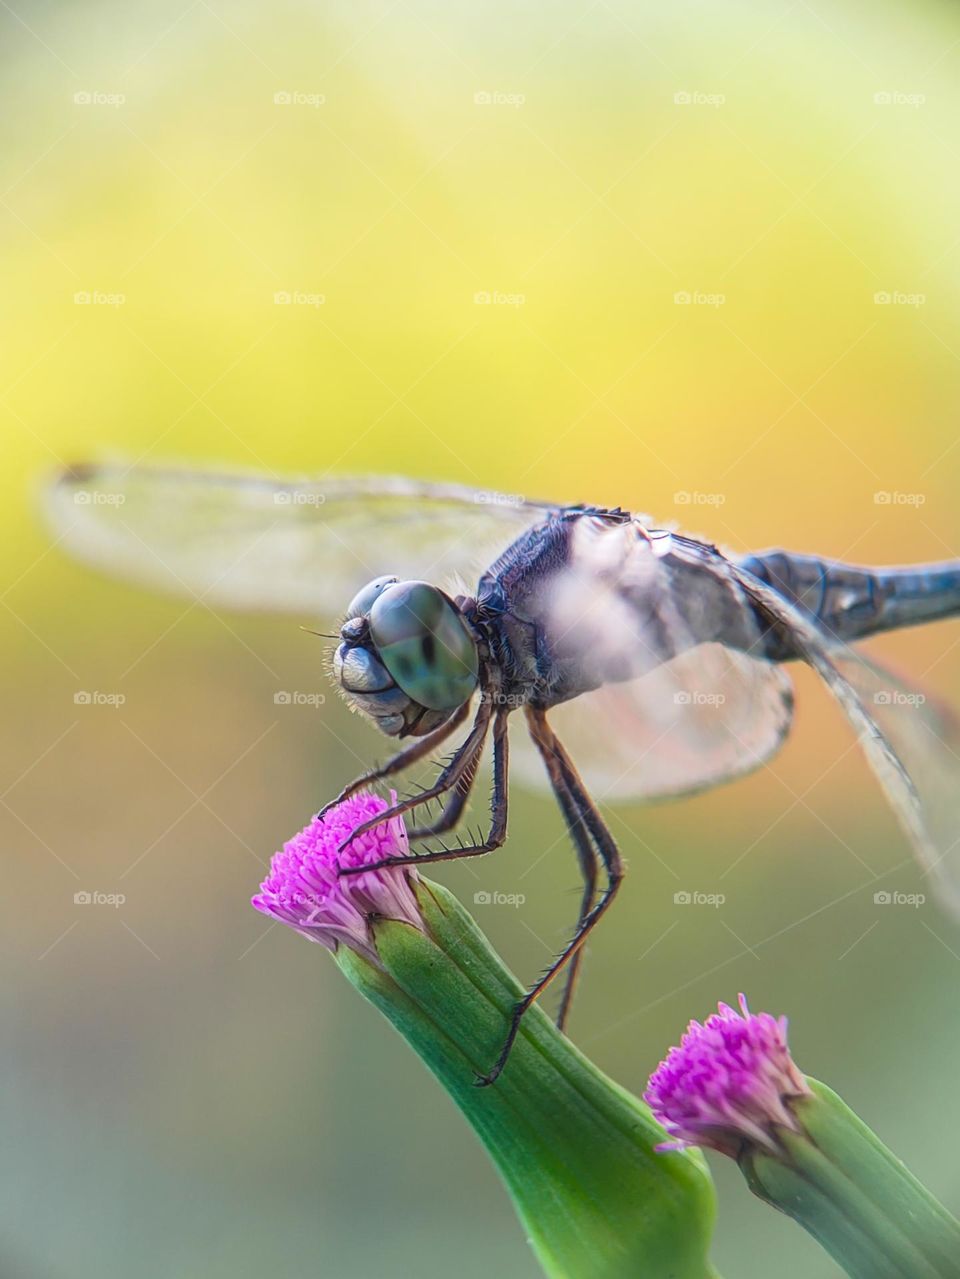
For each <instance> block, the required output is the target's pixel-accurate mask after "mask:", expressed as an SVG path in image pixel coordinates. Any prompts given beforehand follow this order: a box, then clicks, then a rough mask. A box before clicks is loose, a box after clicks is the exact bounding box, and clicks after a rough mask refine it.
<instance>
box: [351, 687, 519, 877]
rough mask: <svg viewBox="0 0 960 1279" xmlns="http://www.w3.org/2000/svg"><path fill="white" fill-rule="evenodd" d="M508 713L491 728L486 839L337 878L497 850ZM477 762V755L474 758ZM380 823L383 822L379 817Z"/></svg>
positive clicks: (502, 828) (503, 814)
mask: <svg viewBox="0 0 960 1279" xmlns="http://www.w3.org/2000/svg"><path fill="white" fill-rule="evenodd" d="M508 714H509V712H508V711H498V712H497V718H496V720H495V721H494V726H493V794H492V796H491V800H490V811H491V814H492V816H491V821H490V829H489V831H488V833H487V837H486V839H484V840H481V841H479V842H478V843H476V844H466V843H464V844H457V845H455V846H454V847H453V848H445V847H442V846H441V847H440V848H434V849H429V850H428V851H427V852H425V853H409V854H406V855H404V856H401V857H385V858H384V859H383V861H380V862H370V863H369V864H368V865H366V866H359V867H350V868H349V869H347V870H344V871H341V874H351V873H354V874H356V873H358V872H362V871H368V870H381V869H382V868H383V867H384V866H419V865H420V863H421V862H452V861H457V860H459V859H460V858H461V857H481V856H482V855H483V854H484V853H492V852H493V850H494V849H495V848H500V847H501V845H502V844H503V842H504V840H505V839H506V837H507V790H508V787H507V775H508V758H509V757H508V750H507V715H508ZM477 757H478V758H479V753H478V756H477ZM379 820H380V821H382V820H383V818H382V817H381V818H380V819H379Z"/></svg>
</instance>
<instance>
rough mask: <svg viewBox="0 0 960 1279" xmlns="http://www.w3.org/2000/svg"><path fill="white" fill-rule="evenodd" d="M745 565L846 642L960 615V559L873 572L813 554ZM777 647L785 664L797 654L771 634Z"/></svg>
mask: <svg viewBox="0 0 960 1279" xmlns="http://www.w3.org/2000/svg"><path fill="white" fill-rule="evenodd" d="M740 563H741V565H742V567H743V568H745V569H747V571H748V572H750V573H753V574H754V576H756V577H759V578H760V579H761V581H763V582H765V583H766V584H767V585H768V586H772V587H773V588H774V590H776V591H778V592H779V593H780V594H781V595H783V596H784V598H786V599H787V600H789V601H790V603H791V604H795V605H798V606H799V607H800V608H802V609H803V610H804V611H805V612H807V613H809V614H811V615H812V616H813V617H815V618H816V619H817V621H818V622H819V623H820V625H821V626H822V627H823V628H824V630H825V631H826V632H827V633H828V634H829V635H833V636H835V637H836V638H837V639H841V640H846V641H850V640H857V639H863V638H864V637H865V636H868V635H875V634H877V633H878V632H881V631H889V630H894V629H896V628H898V627H901V626H915V625H916V624H918V623H919V622H931V621H936V620H937V619H938V618H943V617H951V616H954V615H956V614H960V561H957V560H947V561H944V562H943V563H939V564H918V565H910V566H906V567H903V568H878V569H870V568H859V567H857V566H855V565H852V564H840V563H837V562H835V561H832V560H821V559H818V558H817V557H816V556H813V555H794V554H791V553H790V552H787V551H764V552H762V553H761V554H759V555H750V556H746V557H745V558H744V559H743V560H741V561H740ZM771 648H772V649H773V650H775V651H773V652H771V656H774V657H776V658H778V659H780V660H783V659H784V658H790V657H793V656H796V655H797V654H795V653H793V652H791V651H789V649H790V643H789V639H788V638H787V637H786V636H783V635H780V634H779V633H778V634H776V635H775V636H773V635H772V636H771Z"/></svg>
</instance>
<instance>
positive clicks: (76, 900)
mask: <svg viewBox="0 0 960 1279" xmlns="http://www.w3.org/2000/svg"><path fill="white" fill-rule="evenodd" d="M92 901H93V893H74V894H73V904H74V906H89V905H90V903H91V902H92Z"/></svg>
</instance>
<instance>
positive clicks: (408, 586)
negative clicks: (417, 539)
mask: <svg viewBox="0 0 960 1279" xmlns="http://www.w3.org/2000/svg"><path fill="white" fill-rule="evenodd" d="M340 639H341V643H340V646H339V648H338V649H337V651H336V654H335V656H334V674H335V675H336V677H337V679H338V680H339V681H340V687H341V688H342V689H343V692H344V694H345V695H346V697H347V699H348V701H350V702H351V703H352V704H353V705H354V706H355V707H356V708H357V709H358V710H361V711H363V712H364V714H366V715H369V716H370V717H371V719H373V721H374V723H375V724H376V725H377V727H378V728H379V729H380V730H381V731H382V732H384V733H386V734H387V735H388V736H390V737H409V736H413V737H423V736H424V734H426V733H429V732H431V731H432V730H433V729H435V728H438V727H439V726H440V725H441V724H443V723H444V722H445V721H446V720H448V719H449V718H450V716H451V715H452V714H453V713H454V711H456V710H457V709H458V708H459V707H461V706H462V705H463V704H464V702H466V701H468V700H469V698H470V697H471V695H472V694H473V691H474V689H475V688H476V687H477V682H478V678H479V669H480V657H479V653H478V651H477V644H476V641H475V639H474V637H473V635H472V634H471V632H470V630H469V628H468V627H467V624H466V622H465V621H464V619H463V616H462V614H461V613H460V610H459V609H458V608H457V605H456V604H455V603H454V602H453V600H452V599H450V597H449V596H448V595H445V594H444V592H443V591H441V590H438V589H437V587H435V586H431V585H430V584H429V583H428V582H401V581H399V580H398V579H397V578H395V577H377V578H374V580H373V581H372V582H369V583H368V584H367V585H366V586H365V587H364V588H363V590H362V591H360V592H359V593H358V594H357V595H356V596H354V598H353V599H352V600H351V602H350V606H349V608H348V609H347V620H346V621H345V622H344V623H343V625H342V626H341V628H340Z"/></svg>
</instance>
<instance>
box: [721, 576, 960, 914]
mask: <svg viewBox="0 0 960 1279" xmlns="http://www.w3.org/2000/svg"><path fill="white" fill-rule="evenodd" d="M734 571H735V573H736V575H737V577H738V579H739V580H740V582H741V584H742V585H743V587H744V589H745V590H747V591H748V592H749V593H751V594H752V596H753V598H754V599H755V600H756V601H757V603H758V604H759V605H760V606H761V607H762V608H763V609H764V610H765V611H766V612H767V613H768V615H769V616H770V617H772V618H773V619H775V620H776V622H777V623H779V624H780V625H782V626H786V627H789V628H790V630H791V632H792V635H793V638H794V640H795V642H796V643H797V644H798V647H799V648H800V649H801V652H802V654H803V656H804V658H805V660H806V661H807V662H808V663H809V664H810V665H811V666H812V667H813V668H814V669H815V670H816V671H817V672H818V673H819V674H820V675H821V676H822V678H823V680H824V681H825V683H826V684H827V687H828V688H829V689H830V691H831V692H832V693H833V695H834V697H836V699H837V701H838V702H839V703H840V705H841V707H842V708H843V710H844V711H845V712H846V715H847V718H848V719H849V721H850V723H851V725H852V726H853V729H854V731H855V732H856V733H857V736H858V738H859V742H860V745H861V747H862V749H863V751H864V754H865V755H866V757H867V761H868V762H869V764H870V766H871V768H872V769H873V771H874V773H875V774H876V776H877V778H878V780H879V781H880V784H881V786H882V787H883V789H884V792H885V793H886V795H887V798H888V799H889V801H890V803H891V805H892V807H893V809H894V812H895V813H896V815H897V817H898V818H899V820H900V823H901V825H902V827H903V829H904V831H905V833H906V834H907V836H908V838H909V839H910V841H911V843H912V845H913V847H914V850H915V851H916V853H917V856H918V858H919V860H920V863H921V865H922V866H923V868H924V869H925V871H926V873H927V875H928V877H929V880H930V883H931V886H932V887H933V889H934V891H935V892H936V893H937V895H938V897H939V898H940V899H941V900H942V901H943V902H944V904H945V905H946V906H947V907H948V908H949V909H950V910H951V912H952V913H953V914H955V915H960V723H958V721H957V718H956V716H955V715H954V714H953V712H952V711H950V710H949V709H948V708H946V707H944V706H942V705H941V704H939V703H938V702H937V701H935V700H934V699H931V698H929V697H927V696H926V695H925V694H924V693H922V692H919V691H918V690H917V689H915V688H912V687H911V686H910V685H909V684H907V683H905V682H904V681H903V680H901V679H900V678H899V677H897V676H895V675H892V674H890V673H889V672H887V671H885V670H883V669H882V668H881V667H879V666H877V665H876V664H874V663H873V662H870V661H868V660H867V659H866V658H864V657H862V656H861V655H860V654H859V653H856V652H854V650H853V649H851V648H849V647H847V646H846V645H843V644H838V643H834V642H829V641H827V640H825V638H824V636H823V634H822V632H821V631H820V630H819V629H818V628H817V627H816V626H815V625H814V624H813V623H812V622H811V621H810V619H809V618H807V617H805V616H804V615H803V614H802V613H800V612H799V611H798V610H796V609H794V608H793V607H791V605H789V604H788V603H787V602H786V601H785V600H784V599H783V598H782V597H781V596H780V595H778V594H777V593H776V592H775V591H772V590H770V588H769V587H767V586H765V585H764V584H763V583H761V582H759V581H757V579H755V578H753V577H752V575H751V574H749V573H746V572H745V571H744V570H742V569H739V568H737V569H735V570H734Z"/></svg>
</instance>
